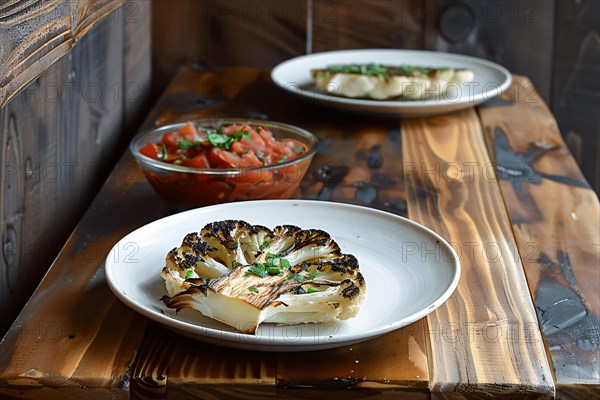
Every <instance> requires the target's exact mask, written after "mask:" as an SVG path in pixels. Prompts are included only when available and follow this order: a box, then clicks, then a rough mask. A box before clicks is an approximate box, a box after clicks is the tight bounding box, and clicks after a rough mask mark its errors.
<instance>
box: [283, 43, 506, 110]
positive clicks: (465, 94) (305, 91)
mask: <svg viewBox="0 0 600 400" xmlns="http://www.w3.org/2000/svg"><path fill="white" fill-rule="evenodd" d="M349 63H355V64H357V63H360V64H364V63H378V64H385V65H402V64H405V65H422V66H428V67H455V68H470V69H471V70H472V71H473V74H474V80H473V82H469V83H467V84H464V85H461V86H458V85H454V86H453V87H452V88H451V89H452V90H451V92H452V94H450V95H449V96H446V97H442V98H432V99H428V100H422V101H394V100H365V99H350V98H344V97H337V96H331V95H328V94H326V93H324V92H322V91H320V90H319V89H317V87H316V86H315V85H314V83H313V81H312V78H311V76H310V71H311V70H312V69H323V68H325V67H327V66H329V65H332V64H349ZM271 79H272V80H273V82H275V84H276V85H278V86H280V87H281V88H283V89H284V90H286V91H288V92H290V93H293V94H297V95H299V96H302V97H303V98H305V99H307V100H310V101H313V102H316V103H319V104H323V105H326V106H330V107H335V108H341V109H346V110H353V111H361V112H369V113H385V114H395V115H400V116H404V117H423V116H429V115H436V114H443V113H447V112H451V111H456V110H460V109H463V108H468V107H471V106H474V105H476V104H479V103H482V102H484V101H485V100H488V99H491V98H494V97H496V96H498V95H499V94H500V93H502V92H503V91H504V90H506V89H507V88H508V87H509V86H510V83H511V80H512V76H511V74H510V72H508V70H507V69H506V68H504V67H502V66H500V65H498V64H495V63H493V62H490V61H486V60H482V59H479V58H475V57H469V56H463V55H459V54H449V53H441V52H435V51H421V50H380V49H368V50H342V51H330V52H324V53H315V54H309V55H305V56H300V57H296V58H293V59H291V60H288V61H285V62H283V63H281V64H279V65H278V66H276V67H275V68H274V69H273V71H272V72H271Z"/></svg>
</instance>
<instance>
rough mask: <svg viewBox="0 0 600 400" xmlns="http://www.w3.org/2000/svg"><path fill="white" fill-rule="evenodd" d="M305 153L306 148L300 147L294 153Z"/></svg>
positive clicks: (295, 148)
mask: <svg viewBox="0 0 600 400" xmlns="http://www.w3.org/2000/svg"><path fill="white" fill-rule="evenodd" d="M303 151H304V147H302V146H298V147H294V153H302V152H303Z"/></svg>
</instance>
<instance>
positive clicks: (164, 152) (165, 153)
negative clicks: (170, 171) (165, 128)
mask: <svg viewBox="0 0 600 400" xmlns="http://www.w3.org/2000/svg"><path fill="white" fill-rule="evenodd" d="M161 146H162V154H161V158H162V159H163V161H167V160H168V159H169V153H168V151H167V146H165V144H164V143H161Z"/></svg>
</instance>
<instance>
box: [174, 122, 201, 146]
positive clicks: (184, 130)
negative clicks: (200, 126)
mask: <svg viewBox="0 0 600 400" xmlns="http://www.w3.org/2000/svg"><path fill="white" fill-rule="evenodd" d="M179 134H180V135H181V139H185V140H189V141H190V142H194V141H196V139H197V138H198V131H197V130H196V125H194V124H193V123H191V122H188V123H187V124H185V125H183V126H182V127H181V128H179Z"/></svg>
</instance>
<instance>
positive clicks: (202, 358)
mask: <svg viewBox="0 0 600 400" xmlns="http://www.w3.org/2000/svg"><path fill="white" fill-rule="evenodd" d="M276 365H277V364H276V354H273V353H268V352H253V351H246V350H236V349H229V348H223V347H220V346H214V345H209V344H206V343H202V342H198V341H196V340H192V339H188V338H184V337H182V336H180V335H177V334H175V333H173V332H171V331H167V330H165V329H164V328H161V327H158V326H155V325H152V326H150V327H149V329H148V331H147V333H146V337H145V338H144V342H143V344H142V346H141V347H140V351H139V356H138V358H137V360H136V361H135V368H134V373H133V376H132V386H131V393H132V396H133V398H139V399H151V398H165V397H169V398H174V399H184V398H195V399H208V400H209V399H215V398H227V399H262V398H264V399H267V398H274V397H275V377H276V372H275V371H276Z"/></svg>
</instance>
